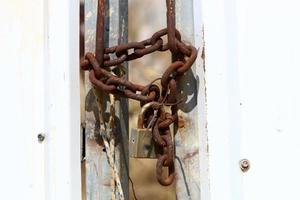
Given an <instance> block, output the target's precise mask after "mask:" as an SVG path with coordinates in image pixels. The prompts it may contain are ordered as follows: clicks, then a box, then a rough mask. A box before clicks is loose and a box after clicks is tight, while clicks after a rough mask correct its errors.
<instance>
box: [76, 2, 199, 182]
mask: <svg viewBox="0 0 300 200" xmlns="http://www.w3.org/2000/svg"><path fill="white" fill-rule="evenodd" d="M98 2H100V3H98V5H99V6H100V7H98V17H97V31H96V33H97V35H96V41H97V43H96V55H95V54H93V53H86V55H85V57H84V59H83V60H81V63H80V66H81V69H82V70H88V71H89V72H90V73H89V79H90V81H91V82H92V84H93V85H94V87H95V88H96V89H98V90H101V91H104V92H106V93H111V94H114V95H116V96H120V97H125V98H129V99H134V100H137V101H139V102H140V104H141V106H143V105H145V104H146V103H148V102H157V105H159V106H163V105H165V106H166V105H171V111H172V113H166V114H165V115H164V116H163V117H160V118H157V119H156V117H155V115H154V112H155V109H152V110H151V112H148V113H147V114H146V115H145V123H144V125H145V127H147V126H148V125H149V123H150V125H151V126H152V137H153V140H154V143H155V152H156V155H157V158H158V161H157V165H156V176H157V180H158V182H159V183H160V184H161V185H164V186H167V185H170V184H172V182H173V180H174V178H175V167H174V155H175V153H174V152H175V150H174V144H173V143H174V142H173V140H172V135H171V131H170V125H171V124H173V123H174V124H177V121H178V115H177V104H178V102H177V83H178V80H179V79H180V77H181V76H182V75H183V74H184V73H185V72H187V71H188V70H189V69H190V68H191V66H192V65H193V63H194V62H195V60H196V58H197V50H196V48H195V47H194V46H192V45H186V44H185V43H184V42H182V41H181V35H180V33H179V31H178V30H177V29H176V28H175V0H166V5H167V28H164V29H161V30H159V31H157V32H155V33H154V34H153V35H152V36H151V37H150V38H148V39H146V40H143V41H140V42H130V43H127V44H120V45H117V46H113V47H108V48H104V39H103V38H104V31H103V26H104V10H105V9H104V4H103V2H104V0H98ZM101 2H102V3H101ZM166 35H167V38H168V42H167V43H165V44H164V42H163V39H162V37H164V36H166ZM167 50H170V51H171V53H172V61H173V62H172V64H171V65H170V66H169V67H168V68H167V69H166V70H165V72H164V73H163V75H162V77H161V89H160V88H159V87H158V86H157V85H156V84H154V81H153V82H151V83H150V84H148V85H146V86H144V85H139V84H136V83H132V82H130V81H128V80H127V79H126V77H125V76H121V77H119V76H116V75H115V74H113V73H112V72H111V70H112V69H111V67H120V66H121V65H122V64H123V63H124V62H127V61H131V60H135V59H138V58H141V57H143V56H145V55H147V54H151V53H153V52H156V51H167ZM155 81H156V80H155ZM150 125H149V126H150ZM163 167H167V168H168V171H169V172H168V173H169V175H168V176H167V178H163V175H162V172H163Z"/></svg>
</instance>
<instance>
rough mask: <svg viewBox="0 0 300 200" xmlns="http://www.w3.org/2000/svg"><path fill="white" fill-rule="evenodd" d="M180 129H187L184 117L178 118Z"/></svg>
mask: <svg viewBox="0 0 300 200" xmlns="http://www.w3.org/2000/svg"><path fill="white" fill-rule="evenodd" d="M178 128H185V119H184V117H183V116H182V115H179V116H178Z"/></svg>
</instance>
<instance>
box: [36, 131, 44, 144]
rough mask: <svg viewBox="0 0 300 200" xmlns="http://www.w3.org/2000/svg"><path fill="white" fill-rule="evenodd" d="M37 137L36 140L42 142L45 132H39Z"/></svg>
mask: <svg viewBox="0 0 300 200" xmlns="http://www.w3.org/2000/svg"><path fill="white" fill-rule="evenodd" d="M37 138H38V141H39V142H40V143H42V142H43V141H44V140H45V134H43V133H39V134H38V135H37Z"/></svg>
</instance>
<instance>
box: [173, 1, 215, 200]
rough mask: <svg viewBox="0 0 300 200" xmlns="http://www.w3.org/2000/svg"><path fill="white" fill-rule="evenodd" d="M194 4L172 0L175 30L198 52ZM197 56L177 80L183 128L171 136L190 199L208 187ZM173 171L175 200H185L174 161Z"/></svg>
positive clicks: (198, 29) (201, 74)
mask: <svg viewBox="0 0 300 200" xmlns="http://www.w3.org/2000/svg"><path fill="white" fill-rule="evenodd" d="M196 1H197V0H194V1H193V0H187V1H176V27H177V29H179V31H180V32H181V34H182V38H183V40H184V41H187V42H188V43H191V44H194V45H195V46H196V48H197V49H202V48H203V42H202V31H201V28H202V27H201V26H200V27H198V26H199V25H201V23H199V21H201V18H200V17H201V14H200V8H195V7H194V6H195V5H199V4H197V3H195V2H196ZM198 3H199V2H198ZM195 16H197V17H198V18H196V17H195ZM195 20H196V21H197V23H196V22H195ZM196 25H198V26H196ZM201 54H202V52H201V51H199V52H198V58H197V60H196V62H195V64H194V66H193V67H192V70H191V71H189V72H188V73H186V75H185V76H184V77H183V79H182V80H181V85H182V86H181V88H179V89H181V90H182V91H183V92H184V93H183V95H184V96H186V97H187V101H186V102H185V103H184V104H183V105H180V106H179V109H180V115H181V116H182V117H183V120H182V121H184V127H183V128H179V129H178V132H177V134H176V137H175V144H176V155H177V156H178V157H179V158H180V160H181V162H182V166H183V169H184V171H185V176H186V181H187V186H188V188H189V191H190V195H191V196H190V198H191V199H201V197H205V195H204V193H208V184H209V183H208V171H207V170H208V163H207V162H208V161H207V159H208V153H207V151H208V150H207V148H208V145H207V139H206V138H207V130H206V126H205V124H206V103H205V76H204V69H203V59H202V58H201ZM201 157H202V158H201ZM200 161H201V162H200ZM202 170H204V171H202ZM176 172H177V187H176V194H177V199H180V200H184V199H188V195H187V191H186V189H185V187H186V184H185V180H184V177H183V176H182V173H181V169H180V165H179V164H178V162H176ZM200 175H201V176H200ZM202 190H203V191H202ZM204 190H206V191H204ZM204 200H206V199H204Z"/></svg>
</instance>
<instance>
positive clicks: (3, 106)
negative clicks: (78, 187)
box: [0, 0, 45, 200]
mask: <svg viewBox="0 0 300 200" xmlns="http://www.w3.org/2000/svg"><path fill="white" fill-rule="evenodd" d="M43 8H44V3H43V1H32V0H30V1H27V2H22V1H21V2H20V1H18V0H12V1H5V2H4V1H1V6H0V23H1V29H0V43H1V50H0V51H1V59H0V66H1V73H0V80H1V84H0V90H1V100H0V102H1V103H0V110H1V114H0V121H1V123H0V124H1V131H0V134H1V140H0V151H1V160H2V162H1V165H0V177H1V180H0V193H1V198H2V199H13V200H15V199H36V200H37V199H44V198H45V196H44V191H45V184H44V181H45V176H44V167H45V166H44V146H43V145H42V144H39V143H38V141H37V134H38V133H39V132H43V131H44V129H43V128H44V115H43V111H44V104H43V99H44V95H43V70H44V69H43V64H44V59H43V58H44V55H43V54H44V24H43V22H44V12H43Z"/></svg>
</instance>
